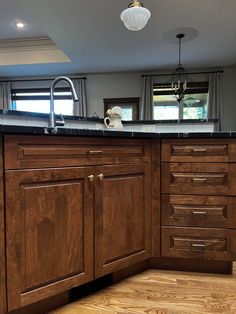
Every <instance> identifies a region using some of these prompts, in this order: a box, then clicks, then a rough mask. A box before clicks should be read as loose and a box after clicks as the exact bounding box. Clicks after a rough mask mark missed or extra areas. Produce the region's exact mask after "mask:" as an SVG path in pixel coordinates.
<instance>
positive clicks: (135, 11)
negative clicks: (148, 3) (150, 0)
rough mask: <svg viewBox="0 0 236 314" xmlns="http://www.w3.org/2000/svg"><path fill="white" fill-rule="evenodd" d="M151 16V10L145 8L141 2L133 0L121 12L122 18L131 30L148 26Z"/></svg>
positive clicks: (138, 29)
mask: <svg viewBox="0 0 236 314" xmlns="http://www.w3.org/2000/svg"><path fill="white" fill-rule="evenodd" d="M150 16H151V12H150V11H149V10H148V9H146V8H144V6H143V4H142V3H141V2H139V1H137V0H133V1H132V2H131V3H130V4H129V6H128V8H127V9H125V10H124V11H123V12H121V15H120V18H121V20H122V22H123V23H124V25H125V27H126V28H128V29H129V30H130V31H140V30H141V29H143V28H144V27H145V26H146V24H147V22H148V20H149V18H150Z"/></svg>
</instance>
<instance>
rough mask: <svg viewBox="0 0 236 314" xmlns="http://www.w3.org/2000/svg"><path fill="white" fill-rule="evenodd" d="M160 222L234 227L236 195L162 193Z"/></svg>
mask: <svg viewBox="0 0 236 314" xmlns="http://www.w3.org/2000/svg"><path fill="white" fill-rule="evenodd" d="M162 224H163V225H172V226H186V227H187V226H193V227H215V228H217V227H218V228H236V197H227V196H225V197H224V196H204V195H199V196H194V195H190V196H188V195H163V196H162Z"/></svg>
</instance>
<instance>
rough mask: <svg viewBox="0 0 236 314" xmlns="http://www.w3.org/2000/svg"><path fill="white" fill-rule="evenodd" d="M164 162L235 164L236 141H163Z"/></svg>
mask: <svg viewBox="0 0 236 314" xmlns="http://www.w3.org/2000/svg"><path fill="white" fill-rule="evenodd" d="M162 161H166V162H228V161H231V162H235V161H236V141H235V140H234V139H227V140H225V139H210V140H209V139H191V140H189V139H178V140H164V141H162Z"/></svg>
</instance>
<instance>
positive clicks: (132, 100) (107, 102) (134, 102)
mask: <svg viewBox="0 0 236 314" xmlns="http://www.w3.org/2000/svg"><path fill="white" fill-rule="evenodd" d="M103 103H104V117H106V112H107V110H108V109H110V108H111V107H114V106H120V107H121V108H122V106H125V105H129V106H131V107H132V108H133V111H132V121H134V120H139V104H140V98H139V97H126V98H103Z"/></svg>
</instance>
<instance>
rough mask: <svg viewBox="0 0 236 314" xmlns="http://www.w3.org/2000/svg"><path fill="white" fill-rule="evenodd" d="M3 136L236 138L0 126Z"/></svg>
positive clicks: (209, 134)
mask: <svg viewBox="0 0 236 314" xmlns="http://www.w3.org/2000/svg"><path fill="white" fill-rule="evenodd" d="M0 132H1V133H2V134H18V135H20V134H22V135H24V134H28V135H46V136H95V137H123V138H160V139H168V138H169V139H171V138H236V131H233V132H190V133H147V132H133V131H119V130H118V131H110V130H93V129H72V128H57V133H56V134H50V133H49V132H48V130H47V128H44V127H37V126H17V125H0Z"/></svg>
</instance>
